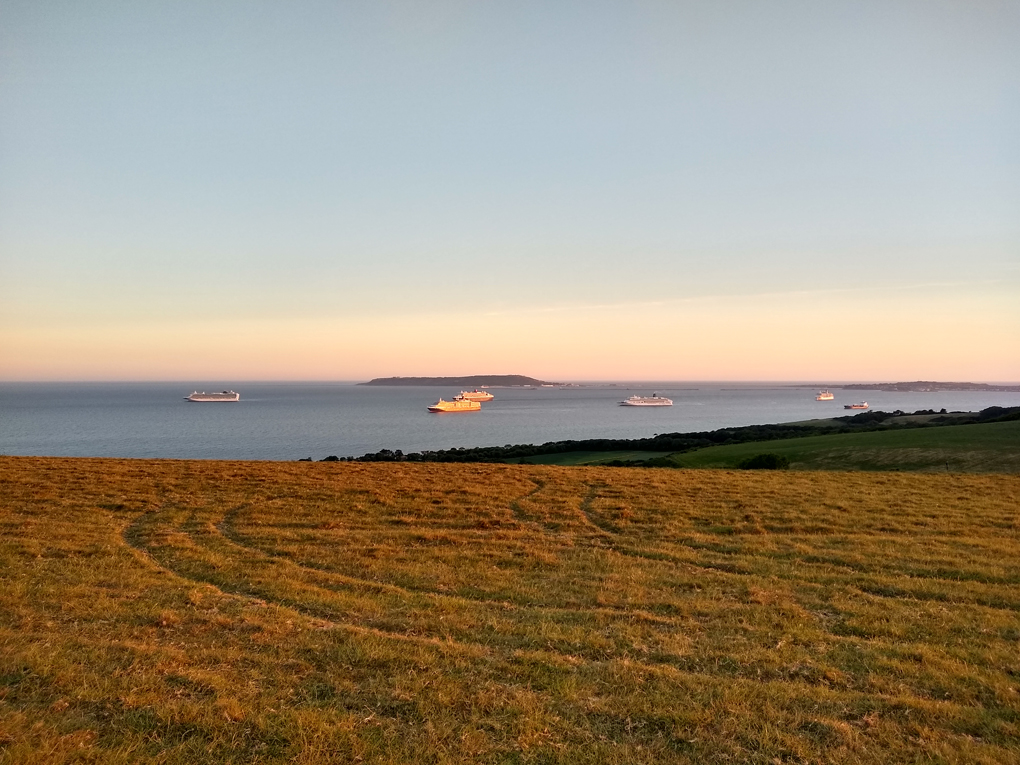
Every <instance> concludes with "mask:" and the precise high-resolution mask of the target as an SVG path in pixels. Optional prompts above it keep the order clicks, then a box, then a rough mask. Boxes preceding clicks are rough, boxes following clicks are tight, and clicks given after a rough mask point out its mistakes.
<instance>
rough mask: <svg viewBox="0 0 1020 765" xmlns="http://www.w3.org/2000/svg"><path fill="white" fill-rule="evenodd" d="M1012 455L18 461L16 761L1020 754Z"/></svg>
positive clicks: (12, 572)
mask: <svg viewBox="0 0 1020 765" xmlns="http://www.w3.org/2000/svg"><path fill="white" fill-rule="evenodd" d="M1018 506H1020V476H1015V475H1012V476H1011V475H960V474H941V475H938V474H934V475H931V474H929V475H922V474H906V473H902V474H899V473H846V472H844V473H829V472H757V471H739V472H738V471H701V470H695V471H689V470H668V469H643V468H633V469H631V468H597V467H575V468H562V467H550V466H517V465H450V464H444V465H439V464H407V463H401V464H363V463H339V464H337V463H242V462H187V461H141V460H138V461H120V460H83V459H56V458H52V459H44V458H25V457H4V458H0V762H4V763H8V762H9V763H16V762H17V763H20V762H42V763H55V762H68V763H70V762H75V763H78V762H96V763H134V762H151V763H157V762H158V763H189V764H191V763H214V762H215V763H220V762H236V763H241V762H244V763H249V762H296V763H328V762H335V763H351V762H366V763H476V762H481V763H701V762H754V763H777V762H832V763H889V762H945V763H955V762H976V763H1011V762H1012V763H1016V762H1020V658H1018V657H1020V525H1018V517H1017V508H1018Z"/></svg>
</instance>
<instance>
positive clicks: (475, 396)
mask: <svg viewBox="0 0 1020 765" xmlns="http://www.w3.org/2000/svg"><path fill="white" fill-rule="evenodd" d="M493 398H494V396H493V395H492V394H491V393H489V392H488V391H487V390H478V388H475V389H474V390H462V391H461V392H460V393H458V394H457V395H456V396H454V397H453V400H454V401H492V399H493Z"/></svg>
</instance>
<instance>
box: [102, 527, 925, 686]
mask: <svg viewBox="0 0 1020 765" xmlns="http://www.w3.org/2000/svg"><path fill="white" fill-rule="evenodd" d="M240 509H241V508H235V511H236V510H240ZM166 511H167V510H166V509H164V510H161V511H157V512H156V513H142V514H141V515H139V516H138V517H137V518H136V519H135V521H134V522H132V523H131V524H130V525H129V526H127V527H126V528H125V529H124V531H123V532H122V537H123V539H124V541H125V543H126V544H127V545H128V546H129V547H130V548H132V549H133V550H134V551H135V552H136V553H137V554H139V555H140V556H142V557H143V558H144V559H145V560H147V561H148V562H150V563H151V564H153V565H155V566H156V567H157V568H159V569H161V570H164V571H167V572H168V573H170V574H172V575H174V576H176V577H178V578H180V579H182V580H184V581H190V582H194V583H200V584H204V585H207V586H210V587H212V588H213V589H215V590H216V591H217V592H218V593H220V594H221V595H223V596H225V597H234V598H239V599H241V600H244V601H246V602H249V603H252V604H256V605H259V606H266V605H267V604H271V605H273V606H275V607H277V608H282V609H285V610H288V611H291V612H294V613H296V614H299V615H301V616H304V617H306V618H309V619H311V620H312V621H313V622H314V623H315V625H314V626H317V627H319V628H329V629H339V630H343V631H345V632H347V633H349V634H354V635H359V636H368V637H378V638H384V639H388V640H397V641H400V642H406V643H410V644H415V645H421V646H425V647H430V648H437V649H440V650H444V651H445V650H452V651H457V652H458V653H462V654H464V653H467V654H470V655H474V656H493V655H495V654H502V655H504V656H505V657H507V658H508V659H512V658H513V657H514V656H520V655H525V654H529V655H530V654H535V653H536V652H537V653H538V654H549V655H550V656H555V657H558V658H560V659H563V660H568V661H570V662H571V663H574V664H577V665H582V664H583V665H587V666H598V665H605V664H612V663H614V662H623V663H624V664H626V665H628V666H631V667H634V668H637V669H641V670H648V671H654V672H656V673H669V674H675V675H679V676H687V677H692V678H696V677H706V678H711V679H713V680H720V679H721V680H723V681H725V682H727V683H732V682H737V683H752V682H753V683H755V684H756V687H759V684H760V683H761V682H766V683H770V682H778V683H780V685H781V686H782V687H789V686H790V685H791V684H794V685H802V686H807V687H817V686H818V683H817V682H812V681H810V680H808V679H806V678H796V679H795V678H787V679H784V680H782V681H778V680H777V681H772V680H769V681H760V680H756V679H755V678H752V677H742V676H733V675H731V674H729V673H727V672H724V671H717V672H713V671H711V670H712V666H713V665H711V664H706V665H705V667H704V669H701V668H698V669H693V668H691V667H686V666H682V663H683V657H680V656H677V657H669V656H664V657H663V658H662V659H661V660H655V659H644V660H642V659H637V658H635V657H633V656H629V655H621V656H610V657H606V658H601V659H598V658H589V657H586V656H584V654H583V653H581V654H578V653H570V652H567V651H561V650H557V649H556V648H554V647H550V646H545V647H543V648H538V649H534V648H520V647H511V646H498V645H496V646H494V645H493V644H491V643H483V642H478V641H466V640H455V639H453V638H451V637H432V636H427V635H415V634H407V633H404V632H397V631H393V630H386V629H380V628H377V627H368V626H363V625H356V624H351V623H349V622H343V621H337V620H336V619H333V618H328V617H326V616H323V615H322V614H321V613H319V612H318V611H317V610H316V609H314V608H309V607H308V606H305V605H302V604H300V603H295V602H283V601H279V600H273V599H271V598H269V599H267V598H265V597H257V596H255V595H253V594H251V593H250V592H246V591H245V590H244V589H242V588H239V587H230V586H229V585H225V584H223V583H222V582H217V581H212V580H210V579H208V578H205V577H200V576H189V575H186V574H184V573H182V572H180V571H177V570H175V569H174V568H172V567H171V566H170V565H167V564H165V563H161V562H160V561H159V560H158V558H157V557H156V556H155V555H153V553H152V552H151V551H150V550H149V549H148V548H147V547H146V545H145V542H144V532H143V528H144V526H145V521H146V520H147V519H148V520H152V521H157V522H158V521H159V518H158V516H159V515H162V514H163V513H164V512H166ZM197 524H198V519H197V518H196V515H195V513H194V512H191V513H190V514H189V515H188V517H187V518H186V519H184V522H183V523H182V524H181V526H179V527H171V528H174V529H183V528H184V527H185V526H187V525H193V526H194V525H197ZM202 526H203V527H204V528H205V529H208V530H211V531H212V532H213V533H214V534H215V535H216V536H217V537H219V538H220V539H221V540H223V541H224V542H225V543H226V544H228V545H230V546H231V547H235V548H237V549H238V550H241V551H247V552H249V553H251V552H255V553H256V554H258V555H260V557H263V558H272V556H269V555H266V554H264V553H261V552H260V551H259V550H258V549H257V548H248V547H246V546H244V545H240V544H236V543H233V542H231V541H230V540H228V539H224V538H223V537H222V535H220V534H219V532H218V530H217V529H216V527H215V526H214V525H212V524H211V523H204V524H202ZM164 528H165V527H164ZM160 530H163V529H159V528H157V529H156V531H157V532H158V531H160ZM182 533H186V534H187V536H188V537H189V538H190V539H191V540H192V541H194V542H196V543H197V544H198V545H199V546H202V547H206V548H207V546H206V545H204V544H202V540H201V539H200V538H196V536H195V534H194V532H183V531H182ZM207 549H208V548H207ZM284 562H285V563H289V564H290V565H292V566H293V567H295V568H297V569H299V570H300V569H301V566H299V565H297V564H293V563H291V562H290V561H287V560H286V559H284ZM357 581H360V580H357ZM368 584H378V583H368ZM384 587H386V588H387V589H391V588H395V589H396V590H397V591H399V590H400V588H396V586H395V585H384ZM309 588H310V589H324V590H327V591H328V588H318V587H316V586H309ZM426 596H427V597H434V598H435V599H437V600H438V599H451V600H461V601H465V602H467V603H468V604H471V603H473V602H474V601H472V600H471V599H469V598H462V597H460V596H450V595H444V594H441V593H436V594H429V593H426ZM522 608H523V609H524V610H528V609H529V608H534V609H536V610H541V611H561V612H568V613H592V612H595V610H594V609H566V608H556V607H542V606H536V607H522ZM599 610H602V609H599ZM605 610H607V611H609V612H610V614H611V615H614V616H615V615H619V614H617V613H616V612H615V611H612V610H610V609H605ZM638 614H642V616H643V617H645V618H647V616H648V615H647V614H646V613H645V612H642V611H627V612H622V615H625V616H637V615H638ZM661 621H662V622H664V626H670V625H672V624H674V623H675V620H672V619H662V620H661ZM824 631H825V632H826V633H828V634H829V636H830V637H829V639H830V640H834V641H836V642H839V643H845V644H849V645H859V644H862V643H863V644H869V645H875V644H876V643H879V644H883V645H897V646H900V645H902V643H901V641H899V640H898V639H885V638H865V637H858V636H850V635H836V634H833V633H831V632H829V630H827V629H826V630H824ZM858 693H859V692H858ZM861 695H862V697H866V698H874V697H877V696H881V695H882V694H867V693H864V694H861ZM909 697H910V698H911V699H913V698H915V697H914V696H913V694H909ZM916 698H923V697H916Z"/></svg>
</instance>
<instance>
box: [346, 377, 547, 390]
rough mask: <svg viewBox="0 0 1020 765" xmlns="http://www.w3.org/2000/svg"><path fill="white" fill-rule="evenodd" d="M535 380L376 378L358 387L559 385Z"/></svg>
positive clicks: (532, 378)
mask: <svg viewBox="0 0 1020 765" xmlns="http://www.w3.org/2000/svg"><path fill="white" fill-rule="evenodd" d="M559 384H560V383H550V382H546V381H545V380H536V379H535V378H534V377H525V376H524V375H468V376H466V377H377V378H375V379H374V380H369V381H368V382H365V383H358V385H453V386H458V385H459V386H463V387H476V388H477V387H478V386H480V385H487V386H498V387H504V388H505V387H509V386H512V385H559Z"/></svg>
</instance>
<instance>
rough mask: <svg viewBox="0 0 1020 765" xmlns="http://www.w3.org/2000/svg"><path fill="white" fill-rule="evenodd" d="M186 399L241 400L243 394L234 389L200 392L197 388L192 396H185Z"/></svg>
mask: <svg viewBox="0 0 1020 765" xmlns="http://www.w3.org/2000/svg"><path fill="white" fill-rule="evenodd" d="M184 400H185V401H240V400H241V394H240V393H235V392H234V391H232V390H225V391H223V392H222V393H199V392H198V391H197V390H196V391H195V392H194V393H192V394H191V395H190V396H185V397H184Z"/></svg>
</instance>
